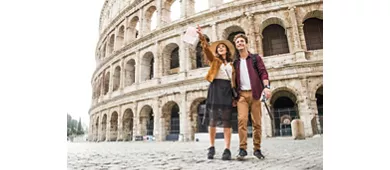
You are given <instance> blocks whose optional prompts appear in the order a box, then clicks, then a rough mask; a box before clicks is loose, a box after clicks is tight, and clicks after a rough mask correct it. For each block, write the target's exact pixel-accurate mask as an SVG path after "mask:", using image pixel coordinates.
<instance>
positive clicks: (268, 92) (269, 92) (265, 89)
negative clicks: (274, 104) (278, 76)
mask: <svg viewBox="0 0 390 170" xmlns="http://www.w3.org/2000/svg"><path fill="white" fill-rule="evenodd" d="M263 93H264V94H265V98H266V99H267V100H268V99H270V98H271V90H270V89H269V88H264V90H263ZM263 93H262V94H263Z"/></svg>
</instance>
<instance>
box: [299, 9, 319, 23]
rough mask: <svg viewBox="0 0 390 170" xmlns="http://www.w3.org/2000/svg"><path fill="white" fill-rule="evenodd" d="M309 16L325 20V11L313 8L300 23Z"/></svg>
mask: <svg viewBox="0 0 390 170" xmlns="http://www.w3.org/2000/svg"><path fill="white" fill-rule="evenodd" d="M309 18H317V19H320V20H323V11H322V10H313V11H310V12H308V13H306V15H305V16H304V17H303V18H302V21H301V22H300V23H304V22H305V21H306V20H307V19H309Z"/></svg>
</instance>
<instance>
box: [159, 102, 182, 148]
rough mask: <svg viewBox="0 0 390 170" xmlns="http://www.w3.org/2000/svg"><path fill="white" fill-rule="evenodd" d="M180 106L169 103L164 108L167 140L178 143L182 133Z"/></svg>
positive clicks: (164, 125)
mask: <svg viewBox="0 0 390 170" xmlns="http://www.w3.org/2000/svg"><path fill="white" fill-rule="evenodd" d="M179 112H180V109H179V105H177V103H175V102H172V101H171V102H168V103H167V104H165V105H164V106H163V119H164V121H163V122H164V123H163V127H164V129H165V134H166V140H169V141H176V140H178V139H179V133H180V116H179Z"/></svg>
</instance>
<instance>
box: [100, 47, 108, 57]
mask: <svg viewBox="0 0 390 170" xmlns="http://www.w3.org/2000/svg"><path fill="white" fill-rule="evenodd" d="M106 46H107V44H106V43H103V45H102V48H103V49H102V52H101V55H100V56H101V59H103V58H105V57H106V56H107V55H106V52H107V51H106Z"/></svg>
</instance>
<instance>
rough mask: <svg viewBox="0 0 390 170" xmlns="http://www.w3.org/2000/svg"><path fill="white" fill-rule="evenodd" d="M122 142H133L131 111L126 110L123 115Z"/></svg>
mask: <svg viewBox="0 0 390 170" xmlns="http://www.w3.org/2000/svg"><path fill="white" fill-rule="evenodd" d="M122 120H123V122H122V127H123V140H124V141H132V140H133V128H134V123H133V120H134V114H133V111H132V110H131V109H126V110H125V113H124V114H123V119H122Z"/></svg>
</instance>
